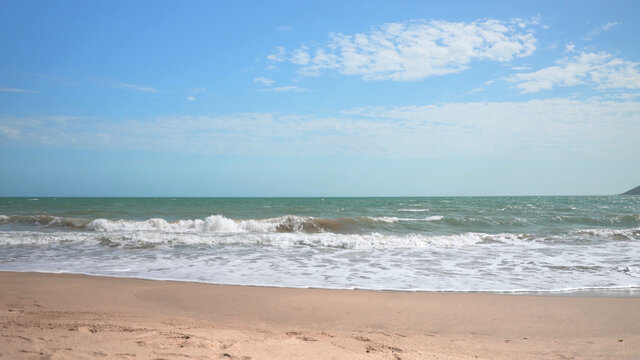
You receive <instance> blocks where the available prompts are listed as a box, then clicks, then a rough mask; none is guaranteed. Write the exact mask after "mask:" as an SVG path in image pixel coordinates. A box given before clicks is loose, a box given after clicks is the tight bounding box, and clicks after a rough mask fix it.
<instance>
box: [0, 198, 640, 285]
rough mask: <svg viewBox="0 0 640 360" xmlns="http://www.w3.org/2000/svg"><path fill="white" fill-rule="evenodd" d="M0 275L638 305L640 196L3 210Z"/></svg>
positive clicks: (20, 206) (138, 201) (52, 204)
mask: <svg viewBox="0 0 640 360" xmlns="http://www.w3.org/2000/svg"><path fill="white" fill-rule="evenodd" d="M0 214H1V215H0V270H14V271H43V272H75V273H86V274H94V275H109V276H124V277H140V278H150V279H172V280H186V281H199V282H206V283H224V284H244V285H271V286H292V287H319V288H363V289H389V290H427V291H490V292H520V291H525V292H527V291H534V292H537V293H558V292H564V291H571V290H587V291H595V290H597V289H600V290H598V291H600V292H602V293H606V294H611V293H612V292H619V293H622V294H631V295H638V294H640V197H634V196H578V197H450V198H445V197H441V198H423V197H404V198H175V199H174V198H0Z"/></svg>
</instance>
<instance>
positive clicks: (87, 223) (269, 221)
mask: <svg viewBox="0 0 640 360" xmlns="http://www.w3.org/2000/svg"><path fill="white" fill-rule="evenodd" d="M442 219H444V217H443V216H440V215H433V216H427V217H424V218H399V217H393V216H379V217H374V216H362V217H356V218H349V217H344V218H337V219H324V218H316V217H311V216H295V215H285V216H279V217H274V218H266V219H230V218H227V217H224V216H222V215H211V216H208V217H206V218H204V219H184V220H175V221H168V220H165V219H162V218H152V219H147V220H124V219H120V220H110V219H102V218H101V219H93V220H91V219H82V218H65V217H58V216H50V215H11V216H6V215H0V224H8V223H15V224H31V225H37V226H39V227H63V228H67V229H76V230H89V231H97V232H131V231H161V232H170V233H203V232H221V233H248V232H302V233H319V232H332V233H338V234H348V233H359V232H366V231H365V230H367V227H369V226H370V225H371V224H372V223H397V222H409V221H440V220H442Z"/></svg>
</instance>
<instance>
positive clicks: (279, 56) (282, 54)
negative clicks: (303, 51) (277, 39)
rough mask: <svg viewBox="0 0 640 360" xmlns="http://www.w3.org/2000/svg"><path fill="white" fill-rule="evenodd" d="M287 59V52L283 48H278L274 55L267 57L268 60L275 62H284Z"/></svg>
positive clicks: (274, 50)
mask: <svg viewBox="0 0 640 360" xmlns="http://www.w3.org/2000/svg"><path fill="white" fill-rule="evenodd" d="M285 59H286V50H285V49H284V47H282V46H276V47H275V49H273V53H271V54H269V55H267V60H269V61H274V62H283V61H284V60H285Z"/></svg>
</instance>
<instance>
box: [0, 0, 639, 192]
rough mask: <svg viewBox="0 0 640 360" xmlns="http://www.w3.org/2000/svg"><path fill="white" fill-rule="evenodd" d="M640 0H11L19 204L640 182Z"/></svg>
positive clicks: (3, 90)
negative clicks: (30, 199) (31, 199)
mask: <svg viewBox="0 0 640 360" xmlns="http://www.w3.org/2000/svg"><path fill="white" fill-rule="evenodd" d="M639 14H640V2H638V1H610V2H604V1H517V2H514V1H486V2H485V1H483V2H477V1H455V2H454V1H366V2H365V1H322V2H320V1H316V2H310V1H308V2H307V1H269V2H265V1H234V2H218V1H183V2H179V1H134V2H132V1H55V2H54V1H30V0H25V1H8V0H0V196H476V195H478V196H484V195H488V196H490V195H599V194H616V193H621V192H624V191H626V190H628V189H630V188H632V187H635V186H637V185H639V184H640V42H639V41H638V40H637V34H640V22H638V21H637V16H638V15H639Z"/></svg>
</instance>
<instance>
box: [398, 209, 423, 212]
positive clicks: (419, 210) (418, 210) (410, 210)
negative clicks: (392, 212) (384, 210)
mask: <svg viewBox="0 0 640 360" xmlns="http://www.w3.org/2000/svg"><path fill="white" fill-rule="evenodd" d="M396 211H402V212H424V211H429V209H398V210H396Z"/></svg>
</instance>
